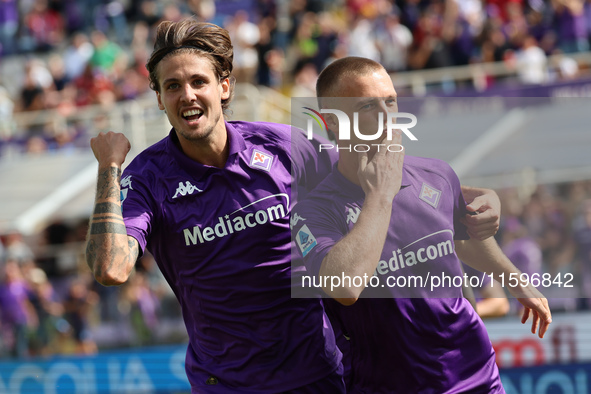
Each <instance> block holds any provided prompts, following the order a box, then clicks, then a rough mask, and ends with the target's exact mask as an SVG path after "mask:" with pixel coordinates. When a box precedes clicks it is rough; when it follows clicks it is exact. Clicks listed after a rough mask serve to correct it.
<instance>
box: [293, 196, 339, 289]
mask: <svg viewBox="0 0 591 394" xmlns="http://www.w3.org/2000/svg"><path fill="white" fill-rule="evenodd" d="M292 221H293V222H294V223H295V225H294V226H292V239H293V242H294V244H295V248H294V249H295V253H296V255H295V256H293V257H294V258H297V259H303V262H304V265H305V267H306V271H307V272H308V273H309V274H310V275H311V276H312V277H317V276H318V274H319V272H320V266H321V265H322V260H324V257H325V256H326V255H327V254H328V252H330V249H331V248H332V247H333V246H334V245H335V244H336V243H337V242H339V241H340V240H341V239H342V238H343V237H344V236H345V235H346V232H347V229H346V225H345V223H341V221H339V220H338V218H337V216H336V215H335V214H334V212H332V211H331V210H330V206H326V205H324V206H323V205H322V204H321V203H319V202H318V201H314V200H304V201H302V202H301V203H298V204H297V205H296V206H295V208H294V210H293V212H292Z"/></svg>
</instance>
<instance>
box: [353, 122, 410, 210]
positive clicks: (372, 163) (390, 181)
mask: <svg viewBox="0 0 591 394" xmlns="http://www.w3.org/2000/svg"><path fill="white" fill-rule="evenodd" d="M380 144H381V146H380V147H379V150H378V151H376V152H375V155H374V156H373V157H372V159H371V160H369V157H368V155H367V152H360V153H359V168H358V170H357V177H358V179H359V183H360V184H361V188H362V189H363V191H364V192H365V195H366V196H368V195H369V194H372V193H375V194H379V195H381V196H383V197H384V198H385V199H386V200H387V201H390V202H391V201H392V200H393V199H394V196H396V194H397V193H398V191H399V190H400V185H401V183H402V164H403V162H404V149H403V148H402V132H401V131H400V130H394V131H393V133H392V140H388V139H387V137H385V138H384V139H383V140H382V141H380ZM394 144H397V145H398V146H393V147H392V150H397V149H402V150H401V151H400V152H391V151H389V150H388V149H387V147H388V145H394Z"/></svg>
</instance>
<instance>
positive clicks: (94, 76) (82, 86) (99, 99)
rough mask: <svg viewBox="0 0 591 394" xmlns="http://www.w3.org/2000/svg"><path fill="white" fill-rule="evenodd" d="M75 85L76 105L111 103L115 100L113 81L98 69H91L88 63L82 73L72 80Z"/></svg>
mask: <svg viewBox="0 0 591 394" xmlns="http://www.w3.org/2000/svg"><path fill="white" fill-rule="evenodd" d="M74 86H75V87H76V93H77V95H76V105H78V106H84V105H90V104H103V105H108V104H112V103H113V102H114V101H115V92H114V90H115V88H114V86H113V83H112V82H111V81H110V80H109V79H108V78H107V76H106V75H105V74H104V73H103V72H102V71H101V70H100V69H98V70H96V71H95V70H93V68H92V65H91V64H90V63H88V64H87V65H86V68H85V69H84V72H83V73H82V75H80V76H79V77H78V78H76V79H75V80H74Z"/></svg>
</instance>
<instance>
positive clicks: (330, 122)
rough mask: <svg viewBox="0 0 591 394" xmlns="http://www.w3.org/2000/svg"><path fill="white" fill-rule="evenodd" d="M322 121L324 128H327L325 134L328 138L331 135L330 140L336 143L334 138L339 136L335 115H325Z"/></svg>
mask: <svg viewBox="0 0 591 394" xmlns="http://www.w3.org/2000/svg"><path fill="white" fill-rule="evenodd" d="M323 117H324V120H325V121H326V126H327V128H328V130H327V133H328V136H329V138H330V137H331V135H332V138H330V139H331V140H332V141H336V140H337V138H336V136H337V135H339V120H338V118H337V116H336V115H335V114H331V113H326V114H323Z"/></svg>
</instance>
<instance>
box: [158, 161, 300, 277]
mask: <svg viewBox="0 0 591 394" xmlns="http://www.w3.org/2000/svg"><path fill="white" fill-rule="evenodd" d="M246 171H249V170H248V169H246ZM250 171H252V172H257V173H255V174H248V173H244V172H243V170H237V171H233V172H229V171H213V172H212V173H211V174H210V175H208V176H207V179H203V178H202V179H201V182H199V183H197V182H195V187H198V188H199V189H200V190H202V191H200V192H194V193H192V194H187V195H185V196H181V197H177V198H167V199H165V200H164V201H163V202H162V230H161V231H162V233H163V236H162V237H160V239H162V240H163V242H160V244H159V245H154V249H155V252H156V253H158V254H160V255H161V256H162V257H163V258H165V259H167V260H169V261H174V265H175V270H176V271H177V272H178V273H180V272H181V271H185V272H187V273H188V274H190V275H193V274H194V275H198V277H199V278H202V280H203V286H205V287H208V283H207V281H212V280H215V283H216V286H219V285H220V284H223V283H224V282H231V280H236V277H235V275H248V277H250V276H252V278H257V275H259V274H258V273H257V272H256V270H253V268H257V266H258V265H260V266H261V267H263V266H264V265H263V264H262V263H263V262H266V263H268V265H281V264H289V259H288V258H287V259H286V258H285V257H283V258H282V257H281V254H282V253H281V252H282V251H283V254H285V250H284V248H286V247H287V246H286V245H287V244H286V242H287V241H288V240H289V231H288V229H289V212H290V183H289V174H288V173H287V172H285V171H284V172H283V173H281V172H279V173H277V172H275V174H269V173H267V172H262V173H260V174H259V173H258V172H261V171H259V170H255V169H251V170H250ZM179 182H181V181H179ZM179 182H177V180H176V179H175V180H173V181H171V182H167V184H168V185H169V186H168V193H169V195H172V194H173V193H175V192H174V186H175V185H176V186H178V184H179ZM252 186H255V187H252ZM287 257H289V256H287ZM248 277H243V278H242V279H243V280H248ZM253 280H254V279H253ZM228 284H230V283H228Z"/></svg>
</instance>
